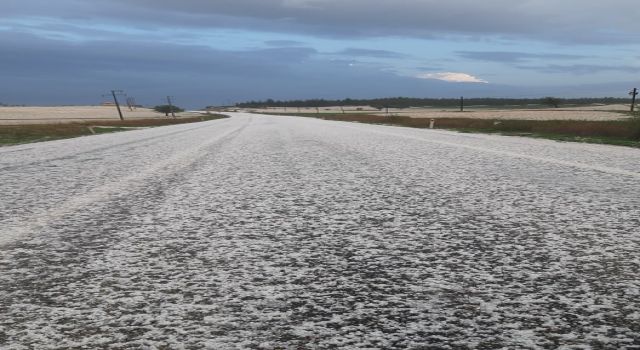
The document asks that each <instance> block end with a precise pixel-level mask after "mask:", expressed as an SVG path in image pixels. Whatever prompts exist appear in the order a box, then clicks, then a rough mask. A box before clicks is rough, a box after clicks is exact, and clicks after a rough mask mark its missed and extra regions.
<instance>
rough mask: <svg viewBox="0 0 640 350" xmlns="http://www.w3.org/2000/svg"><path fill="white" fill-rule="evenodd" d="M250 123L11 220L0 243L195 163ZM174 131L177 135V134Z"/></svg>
mask: <svg viewBox="0 0 640 350" xmlns="http://www.w3.org/2000/svg"><path fill="white" fill-rule="evenodd" d="M251 122H252V120H251V119H249V120H247V121H246V122H245V123H244V124H242V125H240V126H239V127H236V128H234V129H232V130H230V131H228V132H225V133H224V134H222V135H219V136H218V137H215V138H212V139H209V140H206V141H205V142H204V143H200V144H198V145H197V146H195V147H192V148H190V149H188V150H185V151H183V152H181V153H179V154H176V155H174V156H173V157H171V158H168V159H166V160H164V161H162V162H160V163H156V164H154V165H153V166H151V167H148V168H147V169H145V170H144V171H141V172H138V173H135V174H133V175H131V176H128V177H125V178H122V179H120V180H119V181H118V182H116V183H113V184H108V185H103V186H100V187H96V188H94V189H93V191H91V192H89V193H85V194H83V195H80V196H76V197H72V198H70V199H68V200H66V201H65V202H63V203H61V204H60V205H59V206H57V207H56V208H54V209H51V210H48V211H46V212H44V213H39V214H36V215H32V216H29V217H26V218H22V219H19V220H18V222H17V223H14V224H11V223H10V224H9V225H8V226H5V227H4V228H3V229H2V231H0V246H3V245H6V244H8V243H11V242H13V241H15V240H17V239H19V238H21V237H24V236H25V235H28V234H32V233H34V232H36V231H38V230H39V229H41V228H43V227H45V226H47V225H48V224H49V223H51V222H53V221H55V220H57V219H59V218H61V217H63V216H65V215H67V214H69V213H72V212H74V211H76V210H79V209H81V208H83V207H86V206H89V205H91V204H93V203H96V202H106V201H109V200H111V199H112V198H114V197H117V196H118V195H120V194H122V193H125V194H126V193H130V192H132V191H133V190H134V189H135V188H139V187H142V186H144V185H145V181H144V180H145V179H146V178H148V177H150V176H157V175H158V174H160V173H164V174H171V173H174V172H176V171H179V169H182V168H184V167H186V166H188V165H189V164H192V163H193V162H194V161H196V160H197V159H198V158H200V157H202V156H203V155H204V154H203V153H202V152H203V151H205V152H206V149H207V148H208V147H211V146H212V145H214V144H217V143H224V142H227V141H228V140H230V139H233V138H234V137H236V136H237V135H238V134H240V133H241V132H242V131H243V130H244V129H245V128H246V127H247V126H248V125H249V124H250V123H251ZM194 129H196V128H193V129H190V130H187V131H191V130H194ZM183 132H186V131H183ZM173 134H174V135H175V133H173ZM166 136H167V135H162V136H160V137H166Z"/></svg>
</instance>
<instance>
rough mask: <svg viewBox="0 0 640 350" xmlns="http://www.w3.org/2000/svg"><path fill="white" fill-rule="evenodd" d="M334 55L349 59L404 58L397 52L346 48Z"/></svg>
mask: <svg viewBox="0 0 640 350" xmlns="http://www.w3.org/2000/svg"><path fill="white" fill-rule="evenodd" d="M334 54H336V55H342V56H351V57H375V58H404V57H406V55H403V54H401V53H398V52H393V51H387V50H372V49H359V48H347V49H344V50H342V51H339V52H335V53H334Z"/></svg>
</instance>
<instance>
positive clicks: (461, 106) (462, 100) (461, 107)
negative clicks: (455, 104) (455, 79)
mask: <svg viewBox="0 0 640 350" xmlns="http://www.w3.org/2000/svg"><path fill="white" fill-rule="evenodd" d="M460 112H464V96H460Z"/></svg>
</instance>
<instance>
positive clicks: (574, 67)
mask: <svg viewBox="0 0 640 350" xmlns="http://www.w3.org/2000/svg"><path fill="white" fill-rule="evenodd" d="M517 68H520V69H526V70H533V71H536V72H540V73H570V74H576V75H584V74H595V73H598V72H606V71H609V72H614V71H615V72H628V73H640V67H634V66H606V65H597V64H570V65H560V64H549V65H542V66H528V65H519V66H517Z"/></svg>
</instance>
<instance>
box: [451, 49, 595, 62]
mask: <svg viewBox="0 0 640 350" xmlns="http://www.w3.org/2000/svg"><path fill="white" fill-rule="evenodd" d="M456 54H457V55H458V56H460V57H463V58H467V59H471V60H477V61H487V62H500V63H519V62H525V61H531V60H540V59H554V60H578V59H583V58H588V57H587V56H582V55H566V54H556V53H542V54H537V53H528V52H510V51H458V52H456Z"/></svg>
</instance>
